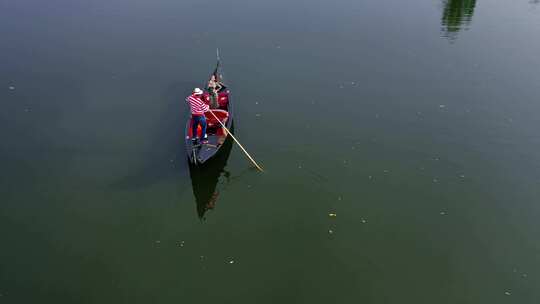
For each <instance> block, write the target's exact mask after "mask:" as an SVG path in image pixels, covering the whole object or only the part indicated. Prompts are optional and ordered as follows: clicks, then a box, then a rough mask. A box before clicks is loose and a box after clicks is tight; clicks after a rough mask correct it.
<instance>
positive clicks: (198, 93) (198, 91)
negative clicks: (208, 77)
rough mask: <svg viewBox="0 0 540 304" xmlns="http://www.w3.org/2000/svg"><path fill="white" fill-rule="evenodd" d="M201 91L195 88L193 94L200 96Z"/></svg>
mask: <svg viewBox="0 0 540 304" xmlns="http://www.w3.org/2000/svg"><path fill="white" fill-rule="evenodd" d="M202 93H203V91H202V90H201V89H199V88H195V89H193V94H195V95H202Z"/></svg>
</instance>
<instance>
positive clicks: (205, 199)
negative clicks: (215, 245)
mask: <svg viewBox="0 0 540 304" xmlns="http://www.w3.org/2000/svg"><path fill="white" fill-rule="evenodd" d="M232 146H233V140H232V138H230V137H227V138H226V139H225V142H224V143H223V145H222V146H221V148H220V151H219V153H217V154H216V155H215V157H213V158H212V159H210V160H208V161H207V162H205V163H204V164H202V165H195V164H190V166H189V175H190V177H191V184H192V186H193V195H194V196H195V203H196V208H197V216H198V217H199V219H201V220H204V219H205V217H204V215H205V213H206V212H207V211H208V210H212V209H214V207H215V206H216V202H217V200H218V198H219V194H220V190H222V189H223V188H224V187H225V186H226V184H227V183H228V182H229V180H230V178H231V174H230V173H229V172H228V171H227V170H225V166H226V165H227V160H228V159H229V155H230V154H231V150H232Z"/></svg>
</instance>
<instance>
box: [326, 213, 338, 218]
mask: <svg viewBox="0 0 540 304" xmlns="http://www.w3.org/2000/svg"><path fill="white" fill-rule="evenodd" d="M328 216H329V217H336V216H337V214H335V213H328Z"/></svg>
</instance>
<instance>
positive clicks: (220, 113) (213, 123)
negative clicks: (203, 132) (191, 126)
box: [204, 109, 229, 128]
mask: <svg viewBox="0 0 540 304" xmlns="http://www.w3.org/2000/svg"><path fill="white" fill-rule="evenodd" d="M212 112H213V113H214V115H215V116H217V118H218V119H219V120H220V121H221V122H222V123H223V124H224V125H225V124H227V120H228V119H229V112H227V111H225V110H221V109H213V110H212ZM214 115H212V113H210V112H206V113H204V116H206V124H207V127H208V128H214V127H221V124H220V123H219V122H218V121H217V120H216V118H215V117H214Z"/></svg>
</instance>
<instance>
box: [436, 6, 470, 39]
mask: <svg viewBox="0 0 540 304" xmlns="http://www.w3.org/2000/svg"><path fill="white" fill-rule="evenodd" d="M475 6H476V0H446V1H445V3H444V10H443V16H442V22H441V23H442V31H443V36H444V37H446V38H449V39H455V38H456V37H457V33H458V32H459V31H460V30H462V29H467V27H468V26H469V24H470V23H471V20H472V16H473V14H474V8H475Z"/></svg>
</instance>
